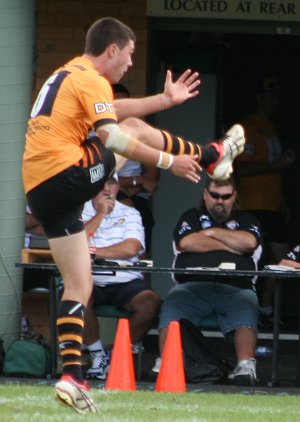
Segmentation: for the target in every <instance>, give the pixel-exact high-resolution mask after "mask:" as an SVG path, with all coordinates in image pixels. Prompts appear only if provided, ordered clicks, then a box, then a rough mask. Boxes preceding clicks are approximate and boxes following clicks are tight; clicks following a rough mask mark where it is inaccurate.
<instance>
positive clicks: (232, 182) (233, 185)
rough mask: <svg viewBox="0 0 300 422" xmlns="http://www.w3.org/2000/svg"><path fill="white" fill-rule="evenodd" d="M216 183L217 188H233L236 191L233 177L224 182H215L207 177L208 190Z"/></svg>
mask: <svg viewBox="0 0 300 422" xmlns="http://www.w3.org/2000/svg"><path fill="white" fill-rule="evenodd" d="M212 183H214V184H215V185H216V186H217V187H221V186H232V187H233V189H234V190H235V181H234V178H233V176H230V177H228V179H224V180H218V179H216V180H214V179H212V178H210V177H207V180H206V186H205V187H206V189H209V188H210V186H211V184H212Z"/></svg>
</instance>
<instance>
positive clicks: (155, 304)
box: [126, 290, 161, 318]
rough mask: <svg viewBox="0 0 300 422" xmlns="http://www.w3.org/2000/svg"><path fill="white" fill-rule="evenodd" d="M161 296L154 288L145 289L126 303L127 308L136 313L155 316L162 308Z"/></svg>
mask: <svg viewBox="0 0 300 422" xmlns="http://www.w3.org/2000/svg"><path fill="white" fill-rule="evenodd" d="M160 306H161V298H160V296H159V295H158V294H157V293H155V292H153V291H152V290H144V291H143V292H140V293H138V294H137V295H136V296H134V297H133V298H132V299H131V301H130V302H128V303H127V304H126V308H127V309H129V310H131V311H132V312H134V313H139V314H141V315H142V314H143V315H147V316H148V317H149V318H154V317H155V316H156V315H157V314H158V313H159V310H160Z"/></svg>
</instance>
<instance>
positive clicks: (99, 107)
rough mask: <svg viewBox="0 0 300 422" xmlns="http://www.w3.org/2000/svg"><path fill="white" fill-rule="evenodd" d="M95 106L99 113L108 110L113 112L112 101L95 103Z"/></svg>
mask: <svg viewBox="0 0 300 422" xmlns="http://www.w3.org/2000/svg"><path fill="white" fill-rule="evenodd" d="M94 107H95V111H96V113H97V114H100V113H105V112H107V111H108V112H109V113H113V105H112V103H95V104H94Z"/></svg>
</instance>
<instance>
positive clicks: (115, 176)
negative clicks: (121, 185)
mask: <svg viewBox="0 0 300 422" xmlns="http://www.w3.org/2000/svg"><path fill="white" fill-rule="evenodd" d="M110 179H114V180H115V181H116V182H119V176H118V173H117V172H114V173H113V174H112V175H111V176H109V178H108V180H110Z"/></svg>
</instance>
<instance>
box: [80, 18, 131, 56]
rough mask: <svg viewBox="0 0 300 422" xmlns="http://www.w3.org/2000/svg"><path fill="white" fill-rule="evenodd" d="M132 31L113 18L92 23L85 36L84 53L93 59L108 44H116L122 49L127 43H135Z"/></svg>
mask: <svg viewBox="0 0 300 422" xmlns="http://www.w3.org/2000/svg"><path fill="white" fill-rule="evenodd" d="M135 40H136V36H135V34H134V32H133V31H132V29H130V28H129V27H128V26H127V25H125V24H124V23H122V22H120V21H119V20H118V19H114V18H102V19H98V20H97V21H96V22H94V23H93V24H92V25H91V26H90V28H89V30H88V32H87V34H86V41H85V49H84V52H85V53H87V54H91V55H92V56H94V57H97V56H99V55H100V54H102V53H103V52H104V51H105V49H106V48H107V47H108V46H109V45H110V44H113V43H115V44H117V46H118V47H119V48H120V49H122V48H124V47H125V46H126V45H127V44H128V43H129V41H133V42H135Z"/></svg>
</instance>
